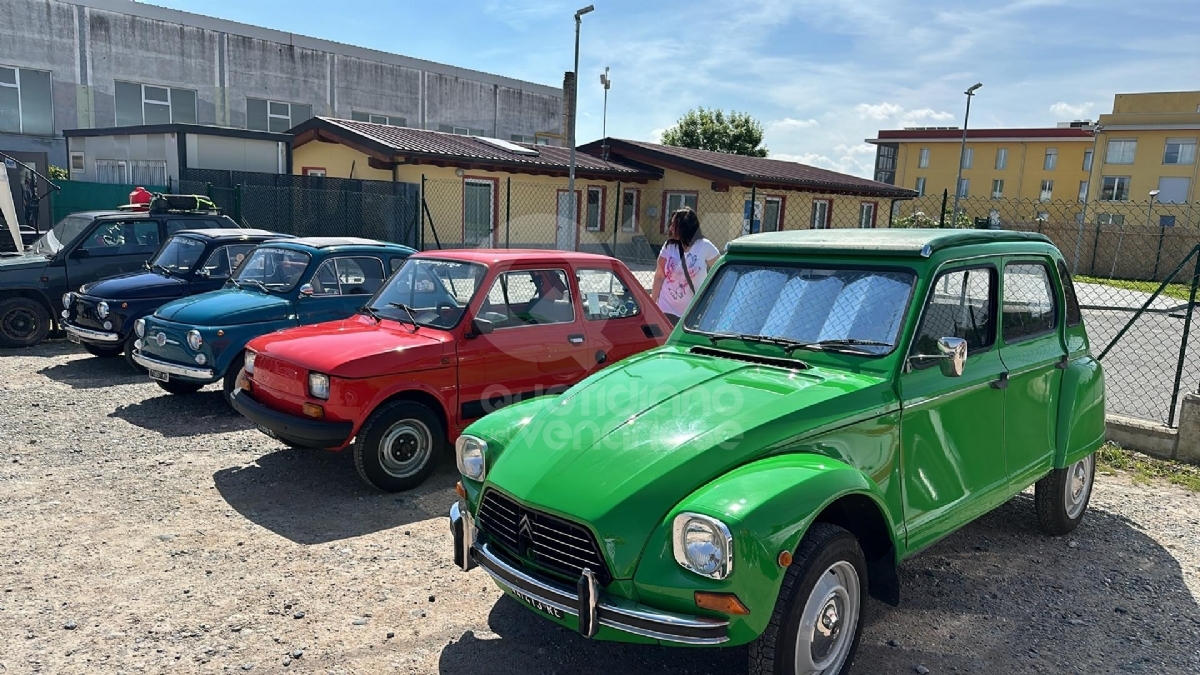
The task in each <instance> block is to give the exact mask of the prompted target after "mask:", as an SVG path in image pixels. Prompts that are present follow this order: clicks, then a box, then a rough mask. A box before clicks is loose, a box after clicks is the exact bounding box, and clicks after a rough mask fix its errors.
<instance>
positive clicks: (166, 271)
mask: <svg viewBox="0 0 1200 675" xmlns="http://www.w3.org/2000/svg"><path fill="white" fill-rule="evenodd" d="M154 270H162V273H163V276H168V277H169V276H171V270H169V269H167V268H166V266H165V265H159V264H158V263H154V264H153V265H151V266H150V271H151V272H153V271H154Z"/></svg>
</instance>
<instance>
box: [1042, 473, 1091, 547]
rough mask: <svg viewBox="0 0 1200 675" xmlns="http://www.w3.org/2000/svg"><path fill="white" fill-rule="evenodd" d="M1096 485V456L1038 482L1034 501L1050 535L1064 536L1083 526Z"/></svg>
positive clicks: (1043, 526) (1043, 524) (1044, 526)
mask: <svg viewBox="0 0 1200 675" xmlns="http://www.w3.org/2000/svg"><path fill="white" fill-rule="evenodd" d="M1095 482H1096V455H1095V454H1091V455H1088V456H1087V457H1084V458H1083V459H1081V460H1079V461H1078V462H1075V463H1074V464H1072V465H1071V466H1068V467H1066V468H1065V469H1055V470H1053V471H1051V472H1050V473H1049V475H1047V476H1046V477H1045V478H1043V479H1041V480H1039V481H1038V482H1037V485H1035V486H1034V488H1033V502H1034V506H1035V507H1036V508H1037V515H1038V523H1040V524H1041V526H1042V529H1043V530H1045V531H1046V534H1051V535H1055V536H1061V535H1064V534H1067V533H1069V532H1071V531H1072V530H1074V529H1075V528H1076V527H1079V523H1080V522H1081V521H1082V520H1083V514H1084V512H1086V511H1087V506H1088V501H1090V500H1091V498H1092V485H1094V484H1095Z"/></svg>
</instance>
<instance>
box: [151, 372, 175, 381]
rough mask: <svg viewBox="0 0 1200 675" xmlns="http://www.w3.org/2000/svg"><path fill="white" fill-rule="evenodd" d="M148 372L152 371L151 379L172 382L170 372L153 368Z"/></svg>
mask: <svg viewBox="0 0 1200 675" xmlns="http://www.w3.org/2000/svg"><path fill="white" fill-rule="evenodd" d="M148 372H149V373H150V379H152V380H158V381H159V382H170V381H171V374H170V373H164V372H163V371H161V370H151V371H148Z"/></svg>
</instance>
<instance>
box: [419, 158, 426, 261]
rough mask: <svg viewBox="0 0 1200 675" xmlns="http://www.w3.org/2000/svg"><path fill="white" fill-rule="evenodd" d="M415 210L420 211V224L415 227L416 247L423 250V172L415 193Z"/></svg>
mask: <svg viewBox="0 0 1200 675" xmlns="http://www.w3.org/2000/svg"><path fill="white" fill-rule="evenodd" d="M417 211H419V212H420V217H421V226H420V227H418V228H417V248H419V249H420V250H422V251H424V250H425V174H421V193H420V194H418V195H417Z"/></svg>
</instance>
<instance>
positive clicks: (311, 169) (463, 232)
mask: <svg viewBox="0 0 1200 675" xmlns="http://www.w3.org/2000/svg"><path fill="white" fill-rule="evenodd" d="M290 133H292V134H293V135H294V140H293V150H292V165H293V168H294V169H293V170H294V173H295V174H297V175H301V176H309V177H311V178H312V179H313V184H312V185H311V186H309V187H313V188H318V189H319V188H320V185H321V184H322V180H323V179H330V178H355V179H362V180H367V181H387V182H392V183H406V184H409V185H420V186H421V191H420V194H421V195H422V196H423V204H422V208H421V214H420V215H421V223H422V232H423V233H424V237H423V238H424V241H425V242H426V245H427V246H431V245H434V242H435V241H436V242H437V243H439V244H440V245H441V246H442V247H444V248H451V247H457V246H472V247H474V246H499V247H508V246H512V247H534V248H560V249H567V250H581V251H590V252H601V253H608V254H615V255H618V256H620V257H623V258H626V259H647V260H653V258H654V256H655V251H656V250H657V247H658V246H660V245H661V244H662V242H663V241H664V239H665V232H666V223H667V218H668V217H669V214H670V213H671V212H672V211H674V210H676V209H678V208H680V207H681V206H685V205H686V206H691V207H693V208H695V209H696V211H697V212H698V214H699V215H700V220H701V228H702V231H703V233H704V235H705V236H706V237H708V238H709V239H710V240H712V242H713V243H714V244H716V245H717V246H718V248H722V249H723V248H724V246H725V244H726V243H727V242H728V241H729V240H731V239H734V238H736V237H739V236H741V235H743V234H746V233H748V232H757V231H773V230H779V229H807V228H812V227H817V228H824V227H886V226H887V225H888V224H889V220H888V218H889V215H890V214H891V212H892V209H891V206H892V204H893V203H894V202H895V201H897V200H903V199H910V198H912V197H913V196H915V193H913V192H912V191H910V190H906V189H902V188H897V187H895V186H892V185H884V184H881V183H878V182H875V181H872V180H868V179H864V178H859V177H856V176H849V175H846V174H840V173H837V172H834V171H827V170H824V169H818V168H815V167H810V166H806V165H803V164H798V163H795V162H784V161H780V160H772V159H762V158H754V157H742V156H737V155H728V154H724V153H716V152H708V151H703V150H690V149H685V148H673V147H668V146H662V145H657V144H653V143H641V142H636V141H626V140H620V139H604V140H602V141H596V142H593V143H589V144H587V145H584V146H581V147H580V148H579V149H578V152H577V153H576V180H575V209H574V213H575V214H576V217H575V219H574V221H572V218H571V213H572V208H571V198H570V196H569V195H570V192H569V190H568V167H569V157H568V155H569V151H568V149H567V148H559V147H553V146H544V145H526V144H517V143H510V142H507V141H500V140H496V139H489V138H483V137H472V136H460V135H454V134H445V133H440V132H435V131H426V130H420V129H410V128H406V127H395V126H387V125H382V124H371V123H367V122H360V121H350V120H340V119H331V118H321V117H317V118H313V119H311V120H308V121H307V122H304V123H303V124H300V125H299V126H297V127H295V128H294V129H292V130H291V131H290ZM751 203H753V204H754V208H753V218H749V217H748V216H749V213H750V211H751V207H750V204H751ZM364 217H365V216H364Z"/></svg>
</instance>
